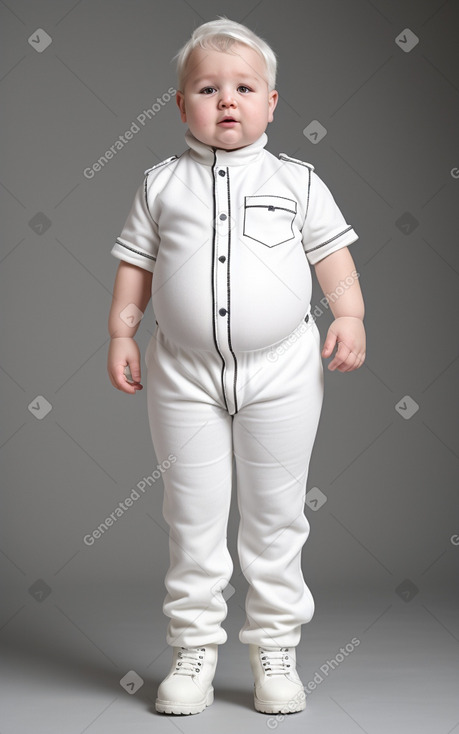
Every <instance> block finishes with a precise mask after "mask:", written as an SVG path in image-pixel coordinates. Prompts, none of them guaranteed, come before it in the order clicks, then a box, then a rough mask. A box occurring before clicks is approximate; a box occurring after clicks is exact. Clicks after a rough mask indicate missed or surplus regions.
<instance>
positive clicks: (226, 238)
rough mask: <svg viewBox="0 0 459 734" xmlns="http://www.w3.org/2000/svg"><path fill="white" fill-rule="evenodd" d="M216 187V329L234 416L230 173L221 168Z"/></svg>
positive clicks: (227, 398) (228, 395) (228, 400)
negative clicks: (230, 267)
mask: <svg viewBox="0 0 459 734" xmlns="http://www.w3.org/2000/svg"><path fill="white" fill-rule="evenodd" d="M214 186H215V201H216V210H215V223H214V225H215V243H216V246H215V263H214V269H215V310H216V313H215V317H214V318H215V321H216V324H215V328H216V336H217V341H218V345H219V349H220V351H221V355H222V358H223V361H224V370H223V376H222V387H223V390H224V393H225V397H226V402H227V407H228V411H229V413H230V414H233V413H235V412H236V409H237V408H236V405H235V395H234V379H235V371H236V364H235V359H234V355H233V353H232V349H231V343H230V335H229V330H230V324H231V322H230V317H231V313H230V311H229V309H230V308H231V306H230V298H231V282H230V270H229V265H230V260H229V249H230V237H231V232H230V230H231V216H230V209H229V196H228V194H229V172H228V170H227V169H224V168H217V169H216V171H215V175H214Z"/></svg>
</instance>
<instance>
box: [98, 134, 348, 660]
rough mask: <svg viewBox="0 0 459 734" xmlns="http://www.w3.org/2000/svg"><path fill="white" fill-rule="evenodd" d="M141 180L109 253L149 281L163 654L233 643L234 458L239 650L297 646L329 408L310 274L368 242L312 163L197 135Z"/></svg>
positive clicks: (308, 614) (310, 603) (309, 606)
mask: <svg viewBox="0 0 459 734" xmlns="http://www.w3.org/2000/svg"><path fill="white" fill-rule="evenodd" d="M186 142H187V143H188V146H189V149H188V150H187V151H186V152H185V153H183V154H182V155H181V156H179V157H176V156H173V157H172V158H169V159H168V160H166V161H164V162H163V163H160V164H158V165H157V166H154V167H153V168H151V169H149V170H148V171H146V172H145V179H144V181H143V182H142V184H141V186H140V187H139V189H138V191H137V193H136V196H135V199H134V202H133V205H132V208H131V211H130V213H129V215H128V218H127V220H126V222H125V225H124V227H123V230H122V232H121V235H120V237H119V238H118V239H117V241H116V244H115V245H114V246H113V248H112V250H111V252H112V254H113V255H114V256H115V257H117V258H119V259H121V260H125V261H126V262H129V263H132V264H134V265H137V266H139V267H142V268H145V269H146V270H149V271H150V272H153V279H152V305H153V310H154V314H155V318H156V330H155V333H154V334H153V336H152V338H151V339H150V342H149V344H148V347H147V350H146V353H145V364H146V367H147V380H146V387H147V401H148V415H149V422H150V428H151V435H152V440H153V445H154V449H155V453H156V457H157V460H158V461H162V460H163V459H164V458H165V457H168V456H169V454H173V455H174V457H175V462H174V463H172V464H171V466H170V468H169V469H167V471H165V472H164V473H163V475H162V476H163V481H164V502H163V514H164V518H165V520H166V522H167V524H168V525H169V529H170V532H169V551H170V565H169V569H168V571H167V574H166V578H165V586H166V589H167V595H166V598H165V600H164V605H163V611H164V613H165V614H166V615H167V616H168V617H169V619H170V622H169V625H168V629H167V636H166V639H167V643H168V644H169V645H171V646H184V647H197V646H200V645H206V644H210V643H217V644H223V643H224V642H226V640H227V633H226V631H225V630H224V628H223V627H222V626H221V625H222V622H223V620H224V619H225V617H226V615H227V611H228V609H227V603H226V600H225V597H224V589H225V587H226V586H227V585H228V583H229V581H230V579H231V576H232V572H233V561H232V558H231V555H230V553H229V551H228V548H227V542H226V534H227V522H228V515H229V510H230V501H231V488H232V473H233V472H232V469H233V456H234V462H235V469H236V486H237V499H238V508H239V512H240V524H239V532H238V538H237V548H238V555H239V562H240V565H241V570H242V572H243V574H244V576H245V578H246V579H247V581H248V585H249V587H248V592H247V596H246V603H245V610H246V620H245V623H244V625H243V627H242V629H241V630H240V632H239V639H240V641H241V642H243V643H245V644H248V643H251V644H255V645H260V646H263V645H264V646H271V645H279V646H286V647H290V646H295V645H297V644H298V642H299V640H300V636H301V625H302V624H304V623H307V622H309V621H310V620H311V618H312V616H313V613H314V600H313V597H312V595H311V592H310V590H309V588H308V587H307V585H306V583H305V581H304V578H303V575H302V570H301V551H302V547H303V545H304V543H305V542H306V539H307V537H308V533H309V523H308V521H307V519H306V517H305V514H304V501H305V493H306V480H307V474H308V467H309V460H310V456H311V451H312V447H313V443H314V439H315V435H316V432H317V427H318V422H319V417H320V411H321V407H322V397H323V371H322V361H321V356H320V340H319V332H318V329H317V326H316V324H315V323H314V321H313V318H312V315H311V313H310V301H311V270H310V264H315V263H316V262H318V261H319V260H321V259H322V258H323V257H326V256H327V255H329V254H331V253H332V252H334V251H335V250H337V249H339V248H341V247H345V246H347V245H349V244H351V243H352V242H354V241H355V240H356V239H357V234H356V233H355V231H354V230H353V228H352V227H351V226H349V225H348V224H347V223H346V221H345V219H344V217H343V215H342V213H341V211H340V210H339V208H338V206H337V205H336V203H335V201H334V199H333V197H332V195H331V193H330V191H329V189H328V188H327V187H326V185H325V184H324V183H323V182H322V180H321V179H320V178H319V177H318V176H317V174H316V173H315V172H314V167H313V166H312V165H310V164H308V163H303V162H301V161H296V160H295V159H292V158H289V157H288V156H286V155H284V154H280V156H279V158H276V157H275V156H273V155H272V154H271V153H269V152H268V151H266V150H265V145H266V142H267V136H266V134H265V133H264V134H263V135H262V136H261V137H260V138H259V139H258V140H257V141H256V142H254V143H253V144H251V145H249V146H247V147H245V148H241V149H239V150H234V151H227V150H222V149H216V150H215V149H214V148H212V147H210V146H207V145H205V144H203V143H201V142H200V141H198V140H197V139H196V138H195V137H194V136H193V135H192V134H191V133H190V131H188V132H187V134H186Z"/></svg>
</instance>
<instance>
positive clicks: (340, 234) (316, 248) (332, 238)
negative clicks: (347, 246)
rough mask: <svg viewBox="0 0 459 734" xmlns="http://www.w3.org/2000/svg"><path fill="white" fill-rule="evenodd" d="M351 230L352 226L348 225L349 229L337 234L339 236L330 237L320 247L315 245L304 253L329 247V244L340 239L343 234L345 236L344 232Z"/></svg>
mask: <svg viewBox="0 0 459 734" xmlns="http://www.w3.org/2000/svg"><path fill="white" fill-rule="evenodd" d="M351 229H352V225H349V227H348V228H347V229H343V231H342V232H339V234H335V236H334V237H331V238H330V239H329V240H327V241H326V242H322V244H320V245H316V246H315V247H311V249H310V250H306V252H314V250H318V249H319V248H320V247H325V245H329V244H330V242H333V240H336V239H338V237H341V236H342V235H343V234H346V232H349V230H351Z"/></svg>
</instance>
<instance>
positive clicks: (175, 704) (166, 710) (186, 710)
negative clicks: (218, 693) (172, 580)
mask: <svg viewBox="0 0 459 734" xmlns="http://www.w3.org/2000/svg"><path fill="white" fill-rule="evenodd" d="M213 702H214V689H213V688H212V687H211V688H209V690H208V691H207V693H206V696H205V697H204V698H203V699H202V701H199V702H198V703H180V702H179V701H162V700H161V699H159V698H157V699H156V703H155V708H156V711H158V712H159V713H160V714H176V715H179V714H183V715H188V714H200V713H201V711H204V709H205V708H206V706H210V705H211V704H212V703H213Z"/></svg>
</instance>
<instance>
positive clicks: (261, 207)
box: [245, 204, 296, 214]
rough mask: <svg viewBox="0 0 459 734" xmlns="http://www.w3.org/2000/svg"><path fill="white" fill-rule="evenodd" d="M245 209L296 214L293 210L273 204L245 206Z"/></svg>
mask: <svg viewBox="0 0 459 734" xmlns="http://www.w3.org/2000/svg"><path fill="white" fill-rule="evenodd" d="M245 208H246V209H271V210H275V211H277V209H281V210H282V211H283V212H290V214H296V211H295V209H287V208H286V207H285V206H274V204H269V205H268V204H246V205H245Z"/></svg>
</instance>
